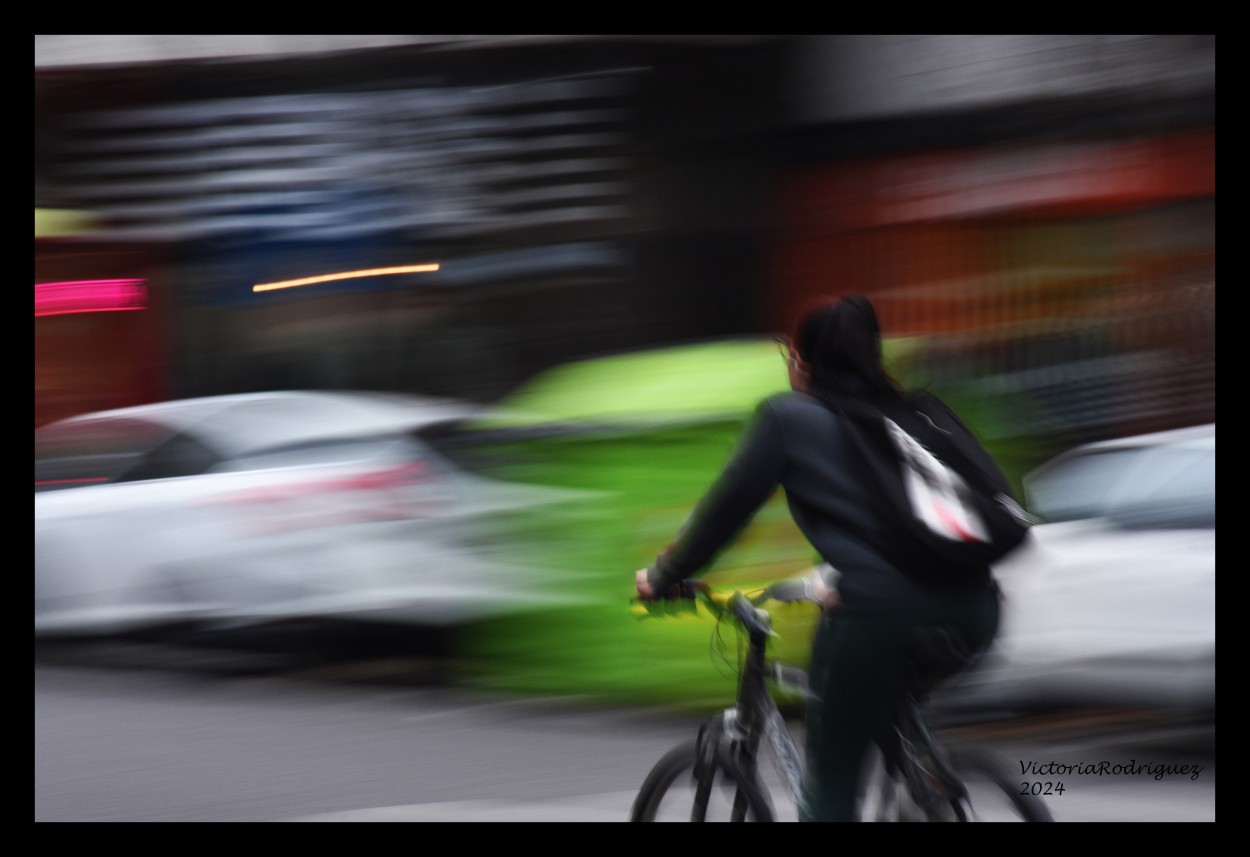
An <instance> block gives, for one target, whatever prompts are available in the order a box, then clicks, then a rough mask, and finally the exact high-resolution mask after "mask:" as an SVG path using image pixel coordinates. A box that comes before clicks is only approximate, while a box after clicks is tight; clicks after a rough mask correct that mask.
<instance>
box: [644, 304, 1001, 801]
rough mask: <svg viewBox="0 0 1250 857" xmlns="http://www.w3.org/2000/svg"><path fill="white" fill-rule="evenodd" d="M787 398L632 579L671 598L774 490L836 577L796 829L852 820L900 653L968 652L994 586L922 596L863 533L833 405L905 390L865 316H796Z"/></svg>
mask: <svg viewBox="0 0 1250 857" xmlns="http://www.w3.org/2000/svg"><path fill="white" fill-rule="evenodd" d="M786 362H787V366H788V369H789V374H790V386H791V388H792V390H793V392H790V393H782V394H778V395H776V396H773V397H770V398H768V399H766V400H765V401H763V402H762V403H761V404H760V405H759V407H758V408H757V409H756V411H755V414H754V416H753V417H752V420H751V422H750V424H749V426H748V427H747V429H746V432H745V433H744V435H743V437H742V439H741V441H740V443H739V445H738V448H737V450H736V451H735V453H734V455H733V456H732V458H731V459H730V461H729V463H728V464H727V465H726V467H725V469H724V470H723V472H722V473H721V474H720V476H719V477H718V478H717V480H716V482H715V483H714V484H713V486H712V487H711V489H710V490H709V491H708V493H707V494H706V495H705V496H704V497H703V499H702V500H701V501H700V502H699V503H698V505H697V506H696V508H695V510H694V513H693V514H692V515H691V517H690V518H689V520H688V521H687V522H686V524H685V526H683V527H682V529H681V531H680V532H679V533H678V535H677V537H676V539H675V540H674V541H673V543H672V544H670V545H669V546H668V547H667V548H666V549H665V550H664V551H663V552H662V553H661V554H660V556H659V557H657V558H656V561H655V562H654V563H653V564H652V565H651V566H650V567H649V568H645V569H640V570H639V571H638V572H637V573H636V575H635V584H636V587H637V590H638V596H639V597H640V598H642V599H644V600H656V599H662V598H670V597H674V596H675V595H676V592H677V588H678V587H677V584H678V583H679V582H680V581H681V580H683V579H685V578H687V577H690V576H691V575H694V574H695V573H697V572H699V571H700V570H701V569H703V568H704V567H705V566H707V565H708V564H709V563H710V562H711V561H712V559H713V558H714V556H715V555H716V554H717V553H718V552H719V551H720V550H721V549H722V548H723V547H725V546H726V545H727V544H728V543H729V542H730V541H731V540H732V539H733V538H734V536H736V535H737V533H738V532H739V531H740V530H741V529H742V528H743V527H744V526H745V525H746V524H747V522H748V521H749V520H750V518H751V517H752V516H753V515H754V513H755V512H756V511H757V510H758V509H759V508H760V507H761V506H762V505H763V504H764V502H765V501H766V500H768V498H769V497H770V496H771V495H772V493H773V491H774V490H775V488H776V487H777V486H778V485H780V486H781V487H782V488H783V489H784V490H785V494H786V501H787V503H788V505H789V508H790V513H791V515H792V516H793V518H794V521H795V523H796V524H797V525H798V527H799V529H800V530H801V531H802V532H803V534H804V536H805V537H806V538H807V540H808V541H809V542H810V543H811V544H812V546H813V547H814V548H815V549H816V551H817V552H818V553H819V554H820V556H821V558H822V559H823V560H824V561H825V562H827V563H828V564H829V565H831V566H832V567H833V568H834V569H836V570H837V571H838V573H839V578H838V581H837V586H836V591H834V590H832V589H830V590H828V591H827V592H826V593H825V599H824V600H825V605H826V609H825V610H824V612H823V617H822V619H821V622H820V626H819V628H818V629H817V632H816V635H815V638H814V640H813V643H812V654H811V661H810V665H809V683H810V688H811V697H810V699H809V702H808V705H807V711H806V734H807V739H806V740H807V766H806V771H805V775H804V776H805V780H804V785H803V795H802V800H801V803H800V807H799V815H800V819H801V820H803V821H854V820H855V819H856V818H857V813H856V796H857V792H858V787H859V783H860V778H861V776H862V772H863V768H864V765H865V761H866V759H867V758H868V751H869V750H870V748H871V746H872V744H873V743H876V744H877V745H878V746H880V747H881V748H882V750H883V751H884V752H885V753H887V755H888V754H889V753H890V752H891V746H892V740H893V738H894V732H893V720H894V714H895V712H896V711H897V709H898V705H899V701H900V699H901V696H902V693H903V689H904V684H905V669H906V660H907V655H908V649H909V646H910V644H911V642H912V640H913V637H914V634H915V633H916V631H917V629H919V628H934V627H938V628H943V629H945V630H947V631H948V632H949V633H951V634H953V635H955V636H956V637H957V638H959V639H961V640H962V641H963V643H964V644H965V645H966V646H967V647H968V648H969V649H970V650H972V651H981V650H984V648H985V647H987V646H988V645H989V644H990V642H991V641H992V640H993V637H994V634H995V632H996V630H997V627H998V616H999V604H998V589H997V587H996V585H995V584H994V581H993V578H992V577H991V575H990V573H989V570H988V569H986V572H985V574H984V575H983V576H981V577H979V578H977V579H976V580H974V581H972V582H963V583H959V584H946V585H941V586H938V585H935V584H933V583H932V582H930V581H927V580H921V579H918V578H917V577H915V576H912V575H909V574H908V573H906V572H905V571H904V570H902V569H900V568H897V567H895V565H893V564H892V563H890V562H889V561H887V560H886V559H885V557H884V556H883V555H882V553H881V551H880V550H879V549H877V548H874V547H873V544H881V541H880V540H879V539H877V538H869V537H868V534H878V535H881V536H885V537H886V538H888V533H884V532H883V530H885V529H886V527H887V526H888V525H887V524H886V522H885V521H883V520H881V516H880V515H879V514H877V513H876V512H875V511H874V508H875V507H874V504H873V503H872V502H870V499H871V497H872V492H873V490H874V486H873V485H872V484H870V482H869V480H868V479H867V478H866V476H864V475H862V474H861V471H860V468H859V467H858V466H857V461H856V455H855V452H854V449H853V447H852V445H851V444H850V442H849V440H848V438H847V436H846V428H845V427H844V425H843V423H842V419H843V418H842V417H841V416H839V414H838V413H837V412H836V411H835V409H834V407H831V405H833V404H834V403H835V402H836V401H837V399H838V398H839V397H842V398H845V397H854V398H856V399H859V400H860V401H863V402H866V403H868V404H878V405H882V406H886V405H893V404H897V403H898V402H900V401H901V400H902V399H903V397H904V395H905V393H904V391H903V390H902V389H901V387H900V386H899V385H898V384H897V383H896V382H895V381H894V379H893V378H891V377H890V376H889V374H888V373H887V372H886V371H885V368H884V366H883V365H882V360H881V332H880V328H879V325H878V323H877V315H876V311H875V310H874V309H873V306H872V304H871V303H870V302H869V301H868V299H867V298H865V297H864V296H862V295H849V296H847V297H844V298H842V299H840V300H838V301H835V302H832V303H828V304H825V305H822V306H819V307H817V308H815V309H813V310H812V311H810V312H808V313H807V314H805V315H804V316H803V317H802V318H801V319H800V320H799V323H798V326H797V327H796V328H795V334H794V336H793V338H792V340H791V341H790V342H789V343H788V356H787V361H786ZM835 607H836V609H834V608H835Z"/></svg>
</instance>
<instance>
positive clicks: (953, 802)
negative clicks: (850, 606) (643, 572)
mask: <svg viewBox="0 0 1250 857" xmlns="http://www.w3.org/2000/svg"><path fill="white" fill-rule="evenodd" d="M812 583H813V580H812V578H811V577H806V578H791V579H787V580H782V581H778V582H775V583H773V584H772V585H770V586H768V587H766V588H764V589H763V590H761V591H759V592H758V593H757V594H755V595H754V596H749V595H747V594H746V593H745V592H743V591H740V590H733V591H728V592H719V591H716V590H713V589H712V588H711V587H710V586H708V585H707V584H706V583H705V582H703V581H699V580H688V581H686V582H685V583H684V584H683V587H682V597H683V598H687V599H695V600H696V601H697V603H702V604H704V605H706V606H707V607H708V608H709V609H710V610H711V612H712V613H713V615H714V616H715V617H716V619H717V622H718V626H719V622H720V621H721V620H723V619H726V618H728V619H731V620H732V621H733V622H734V623H735V624H736V626H737V628H738V630H739V631H740V632H742V633H744V634H745V636H746V639H747V648H746V652H745V656H744V657H743V658H742V661H741V664H740V667H741V668H740V671H739V674H738V689H737V697H736V699H735V702H734V704H733V705H732V706H730V707H728V708H726V709H725V710H723V711H721V712H719V713H717V714H715V715H714V716H712V717H711V718H710V719H709V720H707V721H706V722H705V723H703V724H702V725H701V726H700V728H699V731H698V734H697V735H696V737H695V738H694V740H693V741H687V742H684V743H682V744H680V745H678V746H677V747H674V748H673V749H672V750H670V751H669V752H668V753H666V754H665V755H664V756H663V757H661V759H660V760H659V761H658V762H657V763H656V764H655V766H654V767H653V768H652V769H651V771H650V773H648V775H647V777H646V778H645V780H644V781H643V784H642V787H641V788H640V789H639V791H638V794H637V796H636V798H635V800H634V804H633V807H632V809H631V813H630V820H631V821H633V822H654V821H668V820H674V821H719V820H727V821H775V820H798V816H797V806H798V799H799V795H800V793H801V791H800V790H801V783H802V778H803V764H804V763H803V758H802V755H801V753H800V752H799V749H798V744H797V742H796V740H795V737H794V736H793V735H792V734H791V731H790V728H789V726H788V725H787V723H786V721H785V718H784V716H783V714H782V712H781V708H780V706H779V705H778V702H777V700H776V698H775V697H774V695H773V692H772V691H771V690H770V687H769V685H770V683H772V684H773V686H775V687H776V688H777V689H778V691H790V692H799V693H805V692H806V684H807V677H806V673H805V672H804V671H802V670H801V669H799V668H797V667H795V666H793V665H790V664H785V663H782V662H780V661H777V660H774V659H770V658H769V657H768V655H767V642H768V640H769V638H770V637H771V636H772V633H773V631H772V621H771V617H770V615H769V614H768V612H767V611H766V610H765V609H763V608H762V607H761V605H762V604H764V603H765V602H768V601H776V602H779V603H794V602H800V601H815V600H817V599H816V597H815V594H814V592H813V588H812ZM648 603H649V604H654V603H656V602H648ZM952 642H953V641H951V640H950V639H949V638H946V637H944V636H943V635H941V634H926V635H923V636H922V637H921V638H920V639H919V640H918V642H917V645H916V646H915V647H914V649H913V652H912V656H911V658H910V659H909V664H910V665H911V666H912V667H913V669H912V670H911V673H910V680H909V682H908V686H907V692H906V694H905V697H904V699H903V702H902V704H901V706H900V711H899V715H898V717H897V720H896V726H895V730H896V733H897V737H898V747H897V751H898V752H897V753H896V754H895V755H896V756H897V758H895V759H893V760H884V759H882V760H879V761H878V763H877V764H876V765H875V766H874V771H875V774H874V776H875V782H872V784H871V785H869V786H868V787H867V788H865V790H864V792H863V797H864V800H863V801H861V803H862V809H861V817H862V818H864V819H865V820H873V821H930V822H936V821H963V822H967V821H1000V820H1001V821H1028V822H1049V821H1053V820H1054V819H1053V818H1052V817H1051V815H1050V812H1049V810H1048V809H1047V808H1046V805H1045V804H1044V803H1043V802H1042V801H1041V800H1040V798H1038V797H1036V796H1034V795H1031V794H1021V793H1020V792H1018V791H1017V788H1018V786H1019V784H1018V783H1017V782H1015V779H1013V777H1012V776H1011V772H1010V769H1009V768H1007V767H1006V766H1005V765H1003V764H1001V763H1000V762H999V761H998V760H997V759H996V758H995V757H993V756H991V755H989V754H987V753H985V752H984V751H981V750H977V749H973V748H965V749H960V750H958V751H957V750H955V749H952V748H949V747H946V746H944V745H943V743H942V742H941V741H939V739H938V737H937V735H936V734H935V733H934V731H933V730H932V729H931V728H930V727H929V724H928V722H927V720H926V718H925V716H924V712H923V710H922V704H923V701H924V699H925V694H926V690H927V689H928V688H927V687H926V679H927V678H928V677H929V676H932V675H934V674H935V673H940V674H949V671H950V669H951V668H953V667H954V666H955V665H956V664H959V665H966V663H967V653H966V652H963V651H961V650H960V649H958V647H957V646H954V645H952ZM762 749H763V750H765V752H766V753H767V755H768V756H769V757H770V758H771V759H772V762H773V768H774V770H775V771H776V772H777V773H778V774H779V775H780V776H779V778H776V777H774V778H772V779H771V781H770V782H766V773H767V770H766V769H763V768H761V766H760V765H759V761H760V756H761V750H762ZM776 792H779V793H780V796H781V797H783V798H784V799H786V800H787V806H786V811H785V812H784V813H779V812H778V810H777V807H776V805H775V804H774V801H773V798H772V793H776ZM782 814H784V815H786V816H789V817H788V818H784V819H783V818H781V817H780V816H781V815H782Z"/></svg>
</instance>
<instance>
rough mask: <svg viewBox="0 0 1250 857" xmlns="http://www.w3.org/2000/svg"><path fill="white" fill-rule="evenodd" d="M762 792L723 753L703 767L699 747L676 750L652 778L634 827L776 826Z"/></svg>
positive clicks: (645, 784) (641, 796)
mask: <svg viewBox="0 0 1250 857" xmlns="http://www.w3.org/2000/svg"><path fill="white" fill-rule="evenodd" d="M772 820H773V813H772V809H771V807H770V805H769V802H768V798H767V796H766V795H765V794H764V791H763V789H762V788H761V786H760V785H759V784H758V783H757V782H756V781H755V780H754V779H753V778H750V777H745V776H743V775H742V774H741V768H740V767H739V766H738V764H737V763H736V762H735V761H734V760H733V759H731V758H728V756H727V754H725V753H724V752H722V751H720V750H719V749H717V750H713V751H711V752H709V753H708V757H707V758H706V759H705V760H704V761H703V762H700V760H699V742H698V741H690V742H689V743H686V744H681V745H679V746H677V747H674V748H673V749H672V750H670V751H669V752H668V753H666V754H665V755H664V756H663V757H661V759H660V761H658V762H657V763H656V764H655V767H654V768H652V769H651V773H649V774H647V778H646V780H644V781H643V784H642V788H641V789H639V791H638V797H637V798H635V800H634V807H633V810H632V812H631V814H630V821H772Z"/></svg>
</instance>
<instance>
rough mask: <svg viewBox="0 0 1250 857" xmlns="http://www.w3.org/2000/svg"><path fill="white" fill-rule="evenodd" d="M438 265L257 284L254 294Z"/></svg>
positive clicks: (421, 271) (421, 270) (413, 271)
mask: <svg viewBox="0 0 1250 857" xmlns="http://www.w3.org/2000/svg"><path fill="white" fill-rule="evenodd" d="M438 267H439V266H438V263H437V262H432V263H430V264H427V265H400V266H399V267H396V268H368V269H366V270H362V271H345V272H343V273H341V274H321V275H320V276H316V277H301V278H300V279H298V280H281V281H279V282H276V283H257V284H256V285H254V286H252V291H253V292H269V291H273V290H274V289H293V288H295V287H296V286H311V285H313V284H314V283H329V282H332V281H334V280H354V279H356V278H357V277H382V276H386V275H387V274H425V273H428V272H430V271H437V270H438Z"/></svg>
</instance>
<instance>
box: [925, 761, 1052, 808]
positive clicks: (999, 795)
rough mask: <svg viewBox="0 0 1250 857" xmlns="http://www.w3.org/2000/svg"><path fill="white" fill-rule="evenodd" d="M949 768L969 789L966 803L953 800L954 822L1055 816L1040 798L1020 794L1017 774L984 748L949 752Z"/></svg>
mask: <svg viewBox="0 0 1250 857" xmlns="http://www.w3.org/2000/svg"><path fill="white" fill-rule="evenodd" d="M950 761H951V767H952V768H953V769H954V771H955V774H956V775H957V776H958V777H959V779H960V781H961V782H962V783H963V785H964V788H966V789H967V790H968V799H967V801H966V803H965V802H960V801H952V808H953V809H954V811H955V815H956V818H954V819H952V820H953V821H991V822H999V821H1030V822H1048V821H1054V820H1055V819H1054V818H1053V817H1052V816H1051V814H1050V810H1049V809H1048V808H1047V807H1046V804H1045V803H1044V802H1043V801H1042V799H1041V798H1039V797H1037V796H1036V795H1032V794H1021V785H1022V784H1021V782H1020V778H1019V777H1015V776H1012V772H1011V769H1010V768H1009V767H1008V766H1007V765H1005V764H1004V763H1003V762H1002V761H1000V760H999V759H998V758H997V757H996V756H994V755H992V754H990V753H987V752H985V751H983V750H971V749H968V750H959V751H955V752H952V753H951V755H950Z"/></svg>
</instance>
